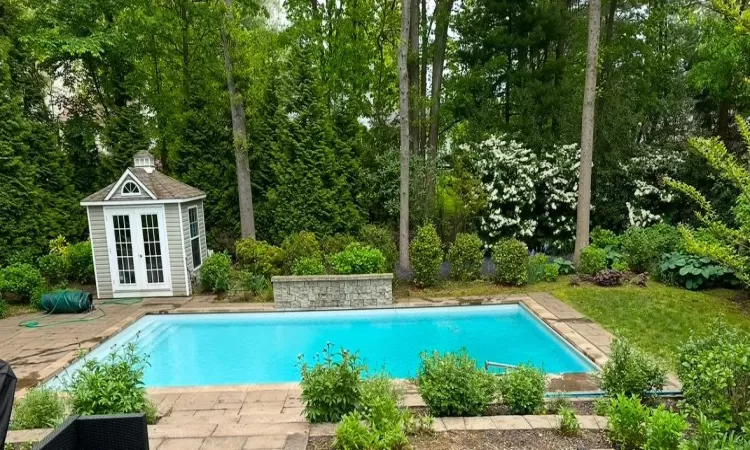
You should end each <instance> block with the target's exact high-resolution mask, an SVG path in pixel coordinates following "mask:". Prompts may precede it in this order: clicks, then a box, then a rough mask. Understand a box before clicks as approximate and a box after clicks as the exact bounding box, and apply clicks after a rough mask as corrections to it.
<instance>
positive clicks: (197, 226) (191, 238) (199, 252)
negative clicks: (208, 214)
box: [187, 206, 203, 271]
mask: <svg viewBox="0 0 750 450" xmlns="http://www.w3.org/2000/svg"><path fill="white" fill-rule="evenodd" d="M191 209H194V210H195V226H196V228H198V234H196V235H195V237H193V236H192V235H191V231H190V210H191ZM187 210H188V237H189V238H190V256H191V257H192V258H193V260H192V261H191V262H192V263H193V264H195V256H193V239H198V255H199V256H200V258H201V263H200V264H198V265H197V266H194V267H193V271H196V270H198V269H199V268H200V267H201V266H202V265H203V254H201V219H200V216H199V215H198V207H197V206H190V207H188V209H187Z"/></svg>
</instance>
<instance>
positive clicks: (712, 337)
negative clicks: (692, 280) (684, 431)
mask: <svg viewBox="0 0 750 450" xmlns="http://www.w3.org/2000/svg"><path fill="white" fill-rule="evenodd" d="M710 329H711V330H712V332H711V334H709V335H707V336H705V337H697V336H691V337H690V339H689V340H688V342H686V343H685V344H684V345H683V346H681V347H680V349H679V351H678V362H679V365H678V366H677V374H678V375H679V377H680V381H681V382H682V393H683V397H684V402H683V404H682V407H683V410H685V411H687V412H688V413H691V414H693V415H698V413H703V414H704V415H705V416H706V417H707V418H708V419H709V420H719V421H721V422H722V423H723V424H724V425H725V426H726V427H727V428H732V429H739V428H740V427H742V426H743V425H745V424H746V423H747V411H748V399H750V338H749V337H748V335H747V334H746V333H744V332H742V331H739V330H737V329H734V328H730V327H728V326H727V324H726V323H724V322H723V321H721V320H717V321H716V322H715V323H713V324H712V326H711V328H710Z"/></svg>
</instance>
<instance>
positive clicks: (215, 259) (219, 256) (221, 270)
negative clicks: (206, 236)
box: [199, 253, 232, 293]
mask: <svg viewBox="0 0 750 450" xmlns="http://www.w3.org/2000/svg"><path fill="white" fill-rule="evenodd" d="M199 276H200V281H201V286H203V288H204V289H207V290H209V291H211V292H216V293H220V292H226V291H228V290H229V282H230V280H231V278H232V260H231V259H229V255H227V254H226V253H214V254H213V255H211V256H209V257H208V258H206V260H205V261H203V265H202V266H201V268H200V274H199Z"/></svg>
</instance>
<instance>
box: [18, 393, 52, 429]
mask: <svg viewBox="0 0 750 450" xmlns="http://www.w3.org/2000/svg"><path fill="white" fill-rule="evenodd" d="M64 417H65V404H64V403H63V401H62V398H60V396H59V395H58V393H57V392H55V391H52V390H50V389H44V388H34V389H31V390H29V391H28V392H27V393H26V395H25V396H24V397H23V399H22V400H21V401H19V402H18V403H17V404H16V405H15V407H14V408H13V417H12V418H11V421H10V429H11V430H32V429H35V428H54V427H56V426H57V425H59V424H60V422H62V420H63V418H64Z"/></svg>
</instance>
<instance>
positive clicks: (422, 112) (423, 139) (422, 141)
mask: <svg viewBox="0 0 750 450" xmlns="http://www.w3.org/2000/svg"><path fill="white" fill-rule="evenodd" d="M421 8H422V9H421V11H420V13H421V25H420V27H421V29H422V33H421V38H420V39H421V45H422V49H421V50H422V56H421V57H420V58H419V65H420V67H419V99H420V102H419V104H418V105H417V107H418V109H419V148H420V150H421V151H422V154H423V156H424V157H426V156H427V145H426V143H427V108H426V105H425V104H424V102H425V101H426V99H427V58H428V54H429V48H430V46H429V45H428V44H429V42H430V28H432V24H431V23H430V24H428V23H427V0H421Z"/></svg>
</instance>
